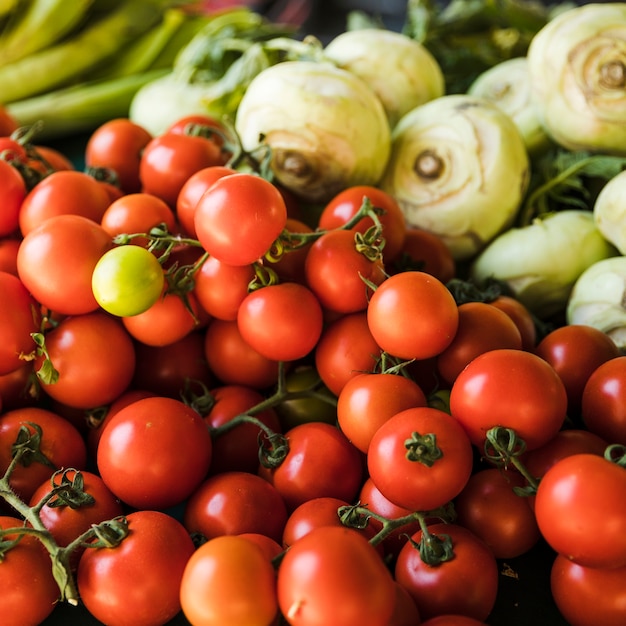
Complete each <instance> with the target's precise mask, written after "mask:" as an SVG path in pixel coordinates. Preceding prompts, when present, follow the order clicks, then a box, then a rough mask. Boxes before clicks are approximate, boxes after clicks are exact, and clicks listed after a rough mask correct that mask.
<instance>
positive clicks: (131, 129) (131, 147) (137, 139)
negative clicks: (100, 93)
mask: <svg viewBox="0 0 626 626" xmlns="http://www.w3.org/2000/svg"><path fill="white" fill-rule="evenodd" d="M151 139H152V135H151V134H150V133H149V132H148V131H147V130H146V129H145V128H143V127H142V126H141V125H139V124H137V123H136V122H133V121H132V120H130V119H128V118H116V119H113V120H109V121H108V122H105V123H103V124H102V125H100V126H99V127H98V128H96V130H94V131H93V133H92V134H91V136H90V137H89V139H88V141H87V145H86V147H85V165H86V166H87V167H106V168H108V169H111V170H113V171H114V172H115V175H116V176H117V179H118V181H119V184H120V187H121V188H122V189H123V190H124V192H125V193H136V192H138V191H139V190H140V189H141V182H140V180H139V164H140V162H141V154H142V151H143V149H144V148H145V147H146V146H147V145H148V143H149V142H150V140H151Z"/></svg>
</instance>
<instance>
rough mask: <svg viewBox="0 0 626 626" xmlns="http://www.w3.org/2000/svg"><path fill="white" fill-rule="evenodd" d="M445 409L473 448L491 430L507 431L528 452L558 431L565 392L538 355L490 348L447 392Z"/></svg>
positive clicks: (477, 358)
mask: <svg viewBox="0 0 626 626" xmlns="http://www.w3.org/2000/svg"><path fill="white" fill-rule="evenodd" d="M450 410H451V412H452V415H453V416H454V417H455V418H456V419H457V420H459V422H460V423H461V424H462V425H463V427H464V428H465V430H466V431H467V433H468V435H469V437H470V439H471V441H472V443H473V444H474V445H475V446H477V447H478V448H479V450H482V449H483V446H484V442H485V437H486V434H487V431H488V430H489V429H491V428H492V427H494V426H503V427H506V428H512V429H513V430H514V431H515V432H516V434H517V435H518V437H520V438H521V439H523V440H524V441H525V442H526V447H527V449H528V450H532V449H534V448H538V447H539V446H541V445H543V444H544V443H546V442H548V441H549V440H550V439H551V438H552V437H554V435H556V433H557V432H558V431H559V430H560V428H561V426H562V425H563V422H564V421H565V415H566V411H567V394H566V392H565V387H564V385H563V382H562V381H561V378H560V377H559V375H558V374H557V373H556V371H555V370H554V368H553V367H552V366H551V365H550V364H549V363H548V362H547V361H544V360H543V359H542V358H541V357H539V356H537V355H535V354H532V353H531V352H526V351H524V350H509V349H498V350H490V351H489V352H485V353H484V354H481V355H480V356H478V357H476V358H475V359H474V360H473V361H471V363H469V365H467V367H466V368H465V369H464V370H463V371H462V372H461V373H460V374H459V375H458V377H457V378H456V380H455V381H454V384H453V385H452V388H451V390H450Z"/></svg>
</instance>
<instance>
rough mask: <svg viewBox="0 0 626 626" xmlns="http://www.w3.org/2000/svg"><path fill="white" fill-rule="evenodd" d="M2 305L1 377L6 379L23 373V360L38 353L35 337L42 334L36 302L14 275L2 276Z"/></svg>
mask: <svg viewBox="0 0 626 626" xmlns="http://www.w3.org/2000/svg"><path fill="white" fill-rule="evenodd" d="M0 301H2V302H3V303H4V304H3V306H2V307H0V328H1V329H2V334H1V337H2V343H0V375H5V374H10V373H11V372H14V371H15V370H18V369H20V368H21V367H22V366H23V365H24V360H23V358H22V357H23V356H26V355H29V354H31V353H33V352H34V350H35V343H34V342H33V338H32V337H31V334H32V333H35V332H37V331H38V330H39V316H38V314H37V305H36V303H35V300H34V299H33V298H32V297H31V295H30V294H29V292H28V289H27V288H26V286H25V285H24V283H22V281H21V280H20V279H19V278H18V277H17V276H14V275H13V274H9V273H7V272H0Z"/></svg>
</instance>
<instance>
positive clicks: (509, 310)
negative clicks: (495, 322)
mask: <svg viewBox="0 0 626 626" xmlns="http://www.w3.org/2000/svg"><path fill="white" fill-rule="evenodd" d="M489 304H491V306H495V307H496V308H498V309H500V310H501V311H504V312H505V313H506V314H507V315H508V316H509V317H510V318H511V319H512V320H513V321H514V322H515V325H516V326H517V329H518V330H519V332H520V335H521V336H522V349H523V350H528V351H529V352H532V351H533V350H534V349H535V346H536V345H537V327H536V325H535V319H534V317H533V315H532V313H531V312H530V310H529V309H528V307H527V306H526V305H525V304H523V303H522V302H520V301H519V300H517V299H516V298H512V297H511V296H503V295H500V296H498V297H497V298H495V299H494V300H491V301H490V302H489Z"/></svg>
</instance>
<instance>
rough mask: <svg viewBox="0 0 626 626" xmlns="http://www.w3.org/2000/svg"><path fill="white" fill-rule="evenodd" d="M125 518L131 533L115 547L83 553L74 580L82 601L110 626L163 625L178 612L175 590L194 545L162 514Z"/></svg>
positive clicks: (134, 514)
mask: <svg viewBox="0 0 626 626" xmlns="http://www.w3.org/2000/svg"><path fill="white" fill-rule="evenodd" d="M126 519H127V521H128V530H129V533H128V535H126V537H124V539H123V540H122V541H121V542H120V543H119V545H117V546H115V547H112V548H100V549H98V548H88V549H86V550H85V552H83V554H82V556H81V558H80V561H79V564H78V572H77V576H76V582H77V585H78V591H79V593H80V596H81V599H82V602H83V603H84V604H85V607H86V608H87V610H88V611H89V613H90V614H91V615H93V616H94V617H95V618H96V619H98V620H100V621H101V622H104V623H106V624H110V626H153V625H154V624H166V623H167V622H168V621H169V620H171V619H173V618H174V617H175V616H176V615H177V614H178V613H179V612H180V609H181V606H180V599H179V589H180V584H181V581H182V577H183V572H184V570H185V566H186V565H187V562H188V561H189V559H190V558H191V556H192V554H193V553H194V544H193V541H192V540H191V537H190V536H189V534H188V533H187V531H186V530H185V528H184V526H183V525H182V524H181V523H180V522H179V521H178V520H176V519H175V518H173V517H171V516H170V515H168V514H166V513H163V512H160V511H151V510H140V511H134V512H132V513H129V514H128V515H127V516H126ZM146 564H149V566H147V565H146Z"/></svg>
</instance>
